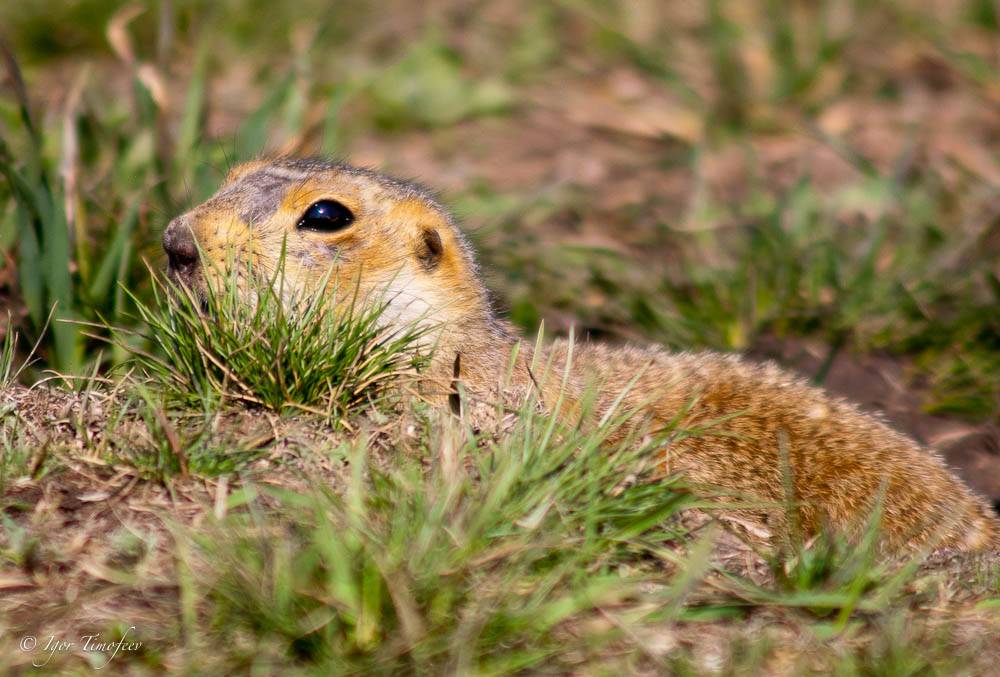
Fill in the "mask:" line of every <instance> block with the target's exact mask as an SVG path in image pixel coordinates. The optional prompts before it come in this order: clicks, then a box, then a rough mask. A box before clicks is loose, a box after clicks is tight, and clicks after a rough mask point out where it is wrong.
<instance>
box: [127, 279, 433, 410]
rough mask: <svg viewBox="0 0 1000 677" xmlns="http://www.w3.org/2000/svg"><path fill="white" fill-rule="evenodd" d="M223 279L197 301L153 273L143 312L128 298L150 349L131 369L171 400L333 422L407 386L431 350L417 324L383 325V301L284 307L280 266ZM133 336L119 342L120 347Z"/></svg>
mask: <svg viewBox="0 0 1000 677" xmlns="http://www.w3.org/2000/svg"><path fill="white" fill-rule="evenodd" d="M205 265H210V263H209V262H206V263H205ZM223 280H224V282H223V283H222V284H221V288H219V287H218V286H216V285H207V286H206V292H205V297H204V298H201V297H199V296H198V295H196V294H195V293H194V292H193V291H191V289H189V288H188V287H185V286H179V285H177V284H175V283H173V282H171V281H170V280H169V279H166V278H163V279H160V278H158V277H157V276H155V275H154V278H153V301H152V303H151V304H150V305H146V304H145V303H144V302H143V301H142V300H140V299H139V298H137V297H136V296H134V295H131V294H130V298H131V299H132V301H133V303H134V304H135V307H136V308H137V314H138V318H139V319H140V320H141V322H142V323H143V325H144V326H145V327H146V329H145V330H144V332H143V334H142V336H141V338H143V339H144V341H143V343H148V344H151V345H152V346H153V347H154V351H155V352H145V351H142V350H138V351H137V352H135V364H136V365H137V366H138V367H139V369H140V370H141V372H142V373H143V374H144V375H146V376H148V377H150V378H151V379H153V380H154V381H155V382H156V383H157V385H158V386H160V387H161V388H162V389H163V390H164V391H165V393H166V394H167V396H168V397H170V398H171V399H173V400H174V401H176V402H186V403H205V402H211V403H216V402H220V401H223V402H224V401H230V402H240V403H243V404H249V405H256V406H261V407H266V408H268V409H272V410H274V411H278V412H281V411H283V410H285V409H286V408H293V409H298V410H300V411H309V412H312V413H318V414H321V415H323V416H325V417H326V418H327V419H328V420H334V421H338V420H343V419H344V417H345V416H346V415H347V414H348V413H349V412H350V411H351V410H352V409H353V408H354V407H356V406H358V405H360V404H362V403H374V402H375V401H376V400H377V399H381V397H383V396H384V394H385V392H386V386H388V385H398V381H399V380H401V379H402V378H403V377H404V376H406V377H409V379H410V380H412V379H413V378H414V377H415V376H416V375H417V373H418V372H419V369H420V368H422V366H423V365H424V363H425V362H426V358H427V356H428V354H429V352H430V350H431V347H430V346H423V345H422V343H426V337H427V329H424V328H421V327H420V326H418V325H417V324H414V325H411V326H409V327H406V328H403V329H386V328H385V327H384V325H383V323H381V322H380V317H381V315H382V313H383V312H384V311H385V309H386V308H387V307H388V304H389V303H390V301H391V300H390V299H382V298H365V297H362V296H361V295H360V294H359V292H358V291H357V290H354V293H353V294H350V291H349V290H348V300H347V301H346V302H345V303H344V304H343V307H338V306H335V305H334V304H333V303H331V302H329V301H328V299H329V298H339V294H338V292H337V291H335V290H328V292H329V293H328V294H319V293H317V294H313V295H311V296H307V297H305V298H300V299H297V300H292V301H289V300H288V299H287V298H286V297H287V296H288V294H287V292H286V291H285V289H284V286H285V280H284V266H283V264H282V265H279V266H278V267H277V272H276V273H275V274H274V277H273V278H271V279H260V278H259V277H257V276H255V275H254V274H253V271H246V274H245V275H242V274H239V271H237V274H235V275H228V276H226V275H223ZM243 287H248V288H243ZM323 288H324V289H325V288H326V285H325V284H324V285H323ZM248 298H253V299H254V302H253V303H248V302H247V299H248ZM289 303H290V306H291V307H290V306H289ZM112 331H113V330H112ZM134 338H135V337H132V336H120V337H119V343H120V345H121V346H122V347H123V348H125V349H126V350H128V345H129V342H130V341H131V343H132V344H133V345H134V344H135V341H134ZM126 339H128V340H126ZM422 340H423V341H422ZM140 345H141V344H140ZM394 381H395V382H397V383H394Z"/></svg>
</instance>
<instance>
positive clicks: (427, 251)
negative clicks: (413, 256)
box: [417, 228, 444, 273]
mask: <svg viewBox="0 0 1000 677" xmlns="http://www.w3.org/2000/svg"><path fill="white" fill-rule="evenodd" d="M443 254H444V243H443V242H442V241H441V236H440V235H439V234H438V232H437V231H436V230H434V229H433V228H421V229H420V239H419V240H418V243H417V259H418V260H419V261H420V264H421V265H422V266H423V267H424V270H426V271H427V272H428V273H429V272H431V271H432V270H434V269H435V268H437V266H438V263H440V262H441V256H442V255H443Z"/></svg>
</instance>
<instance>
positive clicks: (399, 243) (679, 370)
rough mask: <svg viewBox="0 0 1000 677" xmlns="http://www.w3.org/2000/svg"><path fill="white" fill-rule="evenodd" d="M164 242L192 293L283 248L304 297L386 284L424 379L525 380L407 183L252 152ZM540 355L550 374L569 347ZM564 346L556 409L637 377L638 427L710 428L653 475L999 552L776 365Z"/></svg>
mask: <svg viewBox="0 0 1000 677" xmlns="http://www.w3.org/2000/svg"><path fill="white" fill-rule="evenodd" d="M196 243H197V244H196ZM163 245H164V248H165V250H166V252H167V255H168V259H169V263H168V270H169V272H170V274H171V275H172V276H173V277H174V278H176V279H178V280H180V281H181V282H183V283H185V284H187V285H189V286H190V287H191V288H192V289H194V290H195V291H199V290H200V291H201V293H204V289H205V285H206V284H211V283H212V282H213V280H217V279H218V277H217V276H218V275H220V274H222V273H220V272H219V271H224V270H226V269H227V266H228V269H229V270H232V268H231V266H232V265H234V262H236V263H237V264H240V265H246V266H248V267H249V269H251V270H253V271H254V272H259V273H261V274H265V275H269V274H273V273H274V272H275V269H276V267H277V265H278V263H279V260H281V256H282V254H281V252H282V251H284V252H285V254H284V257H285V287H286V288H287V289H292V290H299V291H301V290H307V289H309V288H310V286H315V284H316V282H317V281H319V280H324V279H325V280H330V279H331V276H330V275H329V273H330V271H331V270H334V271H335V274H336V278H337V279H338V280H347V279H349V280H352V281H353V282H354V283H355V284H356V285H357V286H358V287H359V288H360V290H361V292H362V293H368V292H370V293H380V292H384V293H385V296H384V297H383V298H385V299H386V300H387V301H388V309H387V312H386V314H385V315H383V318H385V319H386V321H387V322H390V323H406V322H413V321H420V322H427V323H430V324H429V325H428V326H432V327H434V329H433V331H432V333H433V335H434V337H435V339H436V349H435V351H434V356H433V358H432V360H431V364H430V366H429V367H428V370H427V372H426V376H427V379H428V381H429V382H448V383H450V382H451V379H453V378H454V375H455V372H456V370H457V371H458V374H459V378H460V381H461V383H462V384H463V386H464V389H465V390H466V392H467V393H469V394H470V396H472V397H488V396H490V395H491V394H493V395H495V394H496V392H497V388H498V384H499V383H500V381H501V379H502V378H503V375H505V374H507V373H508V366H509V360H510V356H511V355H512V352H513V349H514V347H515V345H519V347H520V348H521V350H520V357H519V358H518V360H519V362H518V363H517V364H515V365H514V366H513V368H512V372H511V373H512V376H511V378H510V381H509V383H508V386H507V387H510V388H522V389H529V388H531V387H532V384H533V383H534V382H535V379H534V377H533V374H531V373H529V370H528V368H527V367H526V360H527V359H528V355H529V354H530V353H531V350H532V349H531V346H530V345H528V344H526V343H525V344H519V342H520V341H521V339H520V338H519V337H518V335H517V333H516V332H515V330H514V328H513V327H512V325H510V324H509V323H508V322H507V321H505V320H504V319H502V318H500V317H499V316H498V315H497V314H496V313H495V311H494V310H493V309H492V307H491V304H490V301H489V297H488V293H487V290H486V288H485V286H484V285H483V282H482V281H481V277H480V274H479V271H478V267H477V264H476V260H475V258H474V256H473V251H472V249H471V247H470V246H469V244H468V242H467V240H466V239H465V237H464V236H463V234H462V232H461V231H460V230H459V228H458V227H457V225H456V224H455V222H454V221H453V219H452V218H451V216H449V214H448V212H447V211H446V210H445V209H444V208H442V207H441V205H439V204H438V203H437V201H435V199H434V198H433V197H432V196H431V195H430V194H429V193H428V192H427V191H426V190H424V189H422V188H420V187H418V186H416V185H414V184H411V183H407V182H403V181H397V180H395V179H392V178H388V177H386V176H383V175H381V174H379V173H377V172H373V171H369V170H365V169H359V168H356V167H352V166H350V165H346V164H339V163H330V162H325V161H322V160H313V159H307V160H302V159H281V160H274V161H254V162H249V163H247V164H243V165H241V166H238V167H236V168H235V169H233V170H232V171H231V172H230V173H229V175H228V177H227V178H226V180H225V183H224V184H223V186H222V187H221V188H220V190H219V191H218V193H216V194H215V195H214V196H213V197H212V198H210V199H209V200H207V201H206V202H204V203H203V204H201V205H199V206H198V207H195V208H194V209H192V210H191V211H189V212H188V213H186V214H184V215H182V216H180V217H178V218H176V219H174V220H173V221H172V222H171V223H170V224H169V226H168V227H167V229H166V231H165V233H164V236H163ZM199 250H200V252H201V253H200V255H199ZM202 257H204V258H202ZM206 262H207V263H211V264H212V265H205V263H206ZM331 284H332V282H331ZM542 350H543V351H544V353H545V358H546V359H551V363H552V364H553V365H554V369H555V370H561V368H562V366H563V365H564V364H565V361H566V359H567V353H568V352H569V344H568V343H567V342H566V341H556V342H555V343H553V344H551V345H548V346H546V347H544V348H543V349H542ZM572 351H573V358H572V361H571V367H572V368H571V373H572V376H571V378H570V379H569V382H568V384H567V385H566V386H565V388H564V393H565V394H566V395H567V397H564V399H563V402H564V406H562V408H561V410H560V411H561V412H563V413H565V412H569V411H572V410H573V406H574V404H576V403H578V401H579V399H580V398H581V397H582V393H583V392H584V389H585V388H586V387H587V384H588V383H598V384H600V394H599V396H598V399H597V402H596V404H595V405H594V409H593V411H594V412H595V413H594V415H595V416H600V415H601V414H602V413H603V412H604V411H606V410H607V408H608V407H610V406H612V405H613V403H614V401H615V399H616V397H617V396H618V394H619V393H621V392H622V391H623V389H624V388H625V386H626V385H627V384H628V383H629V382H630V381H632V380H633V379H635V383H634V385H633V387H632V388H631V389H630V390H629V391H628V394H627V395H626V397H625V398H624V403H623V404H624V407H626V408H627V407H630V406H631V407H635V408H641V410H642V412H643V414H644V416H643V417H637V420H638V419H639V418H641V419H642V420H643V422H644V425H648V424H650V423H651V424H652V425H654V426H655V425H657V424H659V425H660V426H663V425H666V424H668V423H670V422H672V421H676V420H677V419H678V418H680V419H681V425H682V426H686V427H690V426H697V425H699V424H706V423H710V422H711V423H712V425H711V426H709V430H708V432H707V433H706V434H704V435H701V436H697V437H690V438H686V439H684V440H683V441H681V442H676V443H673V444H670V445H669V446H668V447H667V448H666V451H665V452H664V464H665V466H666V470H667V471H669V472H674V471H682V472H683V473H684V474H685V475H686V477H687V478H688V480H689V481H690V482H692V483H694V484H696V485H707V486H714V487H718V488H720V489H722V490H724V491H730V492H733V493H734V494H738V495H740V496H743V497H745V498H750V499H754V500H757V501H759V502H761V503H765V502H766V503H768V504H770V505H772V506H775V505H777V506H780V505H782V504H785V505H795V506H798V514H797V515H796V517H797V522H798V524H799V525H801V527H802V528H804V529H805V530H806V531H808V532H815V531H816V530H817V529H819V528H821V527H822V526H823V525H829V526H832V527H833V528H835V529H839V530H842V531H845V532H848V533H854V534H856V533H857V530H858V529H859V528H863V527H864V526H865V524H866V523H867V520H868V519H869V515H870V514H872V510H873V508H874V506H875V505H876V503H877V500H878V497H879V496H881V497H882V505H883V507H882V517H881V519H882V524H883V532H884V534H885V541H884V542H885V543H886V545H887V547H890V548H900V547H903V548H905V547H922V546H926V545H933V546H941V547H952V548H957V549H962V550H981V549H989V548H997V547H1000V519H998V517H997V515H995V514H994V513H993V511H992V509H991V507H990V506H989V505H988V504H987V503H986V501H984V500H983V499H981V498H980V497H978V496H976V495H975V494H974V493H973V492H972V491H971V490H970V489H969V488H967V487H966V486H965V485H964V484H963V483H962V481H961V480H959V479H958V478H957V477H955V476H954V475H953V474H952V473H951V472H949V471H948V470H947V468H946V467H945V466H944V464H943V463H942V461H941V459H940V458H939V457H938V456H937V455H935V454H934V453H933V452H931V451H930V450H927V449H924V448H921V447H920V446H919V445H918V444H917V443H916V442H915V441H913V440H912V439H910V438H908V437H906V436H905V435H903V434H900V433H898V432H896V431H894V430H892V429H891V428H890V427H889V426H887V425H886V424H885V423H883V422H882V421H880V420H879V419H877V418H876V417H874V416H871V415H869V414H866V413H864V412H862V411H860V410H859V409H858V408H857V407H855V406H854V405H852V404H850V403H848V402H846V401H844V400H841V399H838V398H835V397H832V396H830V395H828V394H826V393H825V392H823V391H822V390H820V389H818V388H815V387H812V386H810V385H808V384H807V383H805V382H804V381H803V380H802V379H799V378H797V377H795V376H792V375H790V374H789V373H788V372H785V371H783V370H781V369H780V368H778V367H777V366H775V365H773V364H762V365H756V364H750V363H748V362H745V361H743V360H742V359H740V358H738V357H736V356H732V355H722V354H716V353H709V352H701V353H686V352H685V353H671V352H668V351H666V350H663V349H659V348H653V347H650V348H635V347H614V346H607V345H597V344H591V343H589V342H578V343H577V344H576V345H574V346H573V347H572ZM558 380H559V379H550V380H548V381H546V383H549V382H550V381H558ZM536 387H537V386H536ZM559 387H560V386H559V384H555V385H552V386H549V385H544V384H543V385H542V386H541V390H542V392H541V393H540V395H541V400H542V402H543V403H544V402H546V400H547V398H551V399H549V401H552V400H553V399H554V391H550V392H546V390H547V389H551V388H559ZM441 396H442V397H444V395H441ZM444 401H446V400H444ZM635 425H638V424H635ZM789 486H791V487H792V490H793V492H794V493H793V496H794V500H793V501H788V500H787V498H788V487H789ZM779 513H781V511H780V510H774V509H771V510H761V511H751V512H750V513H749V514H751V515H752V519H755V520H759V522H758V525H759V526H761V527H764V528H765V529H768V528H770V529H771V531H772V532H773V531H774V526H775V524H774V522H775V520H782V519H784V518H783V517H781V516H779V517H775V515H776V514H779Z"/></svg>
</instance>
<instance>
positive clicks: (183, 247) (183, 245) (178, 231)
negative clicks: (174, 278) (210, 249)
mask: <svg viewBox="0 0 1000 677" xmlns="http://www.w3.org/2000/svg"><path fill="white" fill-rule="evenodd" d="M163 250H164V251H165V252H166V253H167V271H168V272H170V273H173V274H175V275H178V276H181V277H189V276H190V275H191V274H192V273H193V272H194V271H195V269H196V268H197V267H198V246H197V244H195V241H194V233H192V232H191V226H190V225H189V224H188V222H187V220H186V219H184V218H178V219H174V220H173V221H171V222H170V224H169V225H168V226H167V229H166V230H165V231H163Z"/></svg>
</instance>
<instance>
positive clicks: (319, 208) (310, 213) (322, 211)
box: [298, 200, 354, 233]
mask: <svg viewBox="0 0 1000 677" xmlns="http://www.w3.org/2000/svg"><path fill="white" fill-rule="evenodd" d="M352 223H354V214H353V213H351V210H350V209H348V208H347V207H345V206H344V205H342V204H340V203H339V202H337V201H336V200H320V201H319V202H314V203H313V204H312V205H311V206H310V207H309V209H307V210H306V211H305V213H304V214H303V215H302V217H301V218H300V219H299V223H298V227H299V228H305V229H306V230H317V231H320V232H323V233H333V232H336V231H338V230H343V229H344V228H347V227H348V226H349V225H351V224H352Z"/></svg>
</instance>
